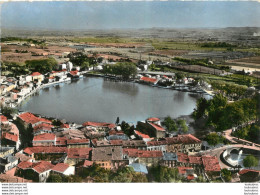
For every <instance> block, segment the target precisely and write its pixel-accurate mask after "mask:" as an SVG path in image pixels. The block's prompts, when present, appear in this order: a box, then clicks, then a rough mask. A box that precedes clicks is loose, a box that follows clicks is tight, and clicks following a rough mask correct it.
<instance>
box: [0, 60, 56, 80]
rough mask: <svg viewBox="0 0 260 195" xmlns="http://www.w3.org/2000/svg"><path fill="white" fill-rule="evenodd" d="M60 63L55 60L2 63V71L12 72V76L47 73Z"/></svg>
mask: <svg viewBox="0 0 260 195" xmlns="http://www.w3.org/2000/svg"><path fill="white" fill-rule="evenodd" d="M57 64H58V62H57V61H56V60H55V59H54V58H48V59H39V60H26V61H25V62H24V63H23V62H7V61H4V62H1V70H2V71H9V72H11V75H12V76H20V75H24V74H29V73H30V72H40V73H47V72H50V71H52V70H53V69H54V67H55V66H57Z"/></svg>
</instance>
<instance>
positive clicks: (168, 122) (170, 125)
mask: <svg viewBox="0 0 260 195" xmlns="http://www.w3.org/2000/svg"><path fill="white" fill-rule="evenodd" d="M162 124H163V125H164V126H165V127H166V129H167V130H168V131H169V132H172V131H177V125H176V123H175V121H174V120H173V119H172V118H171V117H170V116H167V117H166V118H165V119H164V121H163V122H162Z"/></svg>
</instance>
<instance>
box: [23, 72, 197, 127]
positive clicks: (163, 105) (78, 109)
mask: <svg viewBox="0 0 260 195" xmlns="http://www.w3.org/2000/svg"><path fill="white" fill-rule="evenodd" d="M40 94H41V95H39V96H33V97H31V98H30V100H29V101H27V102H25V103H24V104H22V106H21V107H20V109H21V110H25V111H30V112H34V113H39V114H42V115H44V116H50V117H51V116H52V117H59V118H61V119H66V120H67V121H73V122H77V123H83V122H85V121H105V122H115V121H116V118H117V117H118V116H119V117H120V120H121V121H122V120H125V121H127V122H133V123H136V122H137V121H139V120H145V119H146V118H147V117H152V116H154V117H159V118H162V117H166V116H167V115H170V116H172V117H178V116H180V115H187V114H191V112H192V111H193V109H194V107H195V105H196V99H197V98H194V97H190V96H188V95H187V94H188V93H186V92H180V91H175V90H169V89H162V88H156V87H150V86H146V85H140V84H137V83H126V82H111V81H105V80H104V79H103V78H95V77H94V78H93V77H92V78H83V79H80V80H78V81H73V82H71V83H68V84H62V86H59V85H56V86H54V87H50V88H45V89H43V90H41V92H40Z"/></svg>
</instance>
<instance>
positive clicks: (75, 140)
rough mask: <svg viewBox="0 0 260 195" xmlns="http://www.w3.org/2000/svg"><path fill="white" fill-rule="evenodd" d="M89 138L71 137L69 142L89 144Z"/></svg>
mask: <svg viewBox="0 0 260 195" xmlns="http://www.w3.org/2000/svg"><path fill="white" fill-rule="evenodd" d="M89 142H90V141H89V139H69V140H67V144H89Z"/></svg>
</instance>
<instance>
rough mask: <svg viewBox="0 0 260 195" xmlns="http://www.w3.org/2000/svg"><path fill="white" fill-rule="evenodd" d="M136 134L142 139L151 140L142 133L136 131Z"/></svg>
mask: <svg viewBox="0 0 260 195" xmlns="http://www.w3.org/2000/svg"><path fill="white" fill-rule="evenodd" d="M135 133H136V134H137V135H138V136H140V137H142V138H150V137H149V135H146V134H143V133H141V132H140V131H137V130H135Z"/></svg>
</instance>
